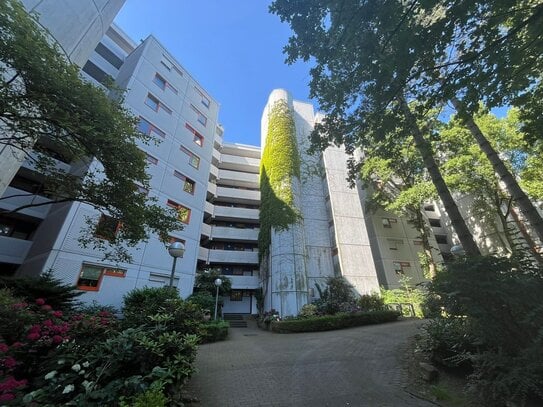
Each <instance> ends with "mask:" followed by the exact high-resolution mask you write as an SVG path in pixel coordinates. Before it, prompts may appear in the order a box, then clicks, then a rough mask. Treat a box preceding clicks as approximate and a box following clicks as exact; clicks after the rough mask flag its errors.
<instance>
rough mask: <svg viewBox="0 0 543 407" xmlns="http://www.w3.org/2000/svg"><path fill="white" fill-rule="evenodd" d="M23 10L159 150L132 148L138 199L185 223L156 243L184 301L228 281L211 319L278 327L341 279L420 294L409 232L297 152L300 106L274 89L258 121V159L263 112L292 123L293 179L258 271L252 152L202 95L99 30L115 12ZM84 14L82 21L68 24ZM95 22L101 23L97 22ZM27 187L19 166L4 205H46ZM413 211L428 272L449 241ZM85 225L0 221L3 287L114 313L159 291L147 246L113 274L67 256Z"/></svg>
mask: <svg viewBox="0 0 543 407" xmlns="http://www.w3.org/2000/svg"><path fill="white" fill-rule="evenodd" d="M25 3H27V5H28V7H29V9H30V8H32V7H36V8H37V10H38V11H40V12H42V17H41V19H40V21H44V22H47V24H48V28H49V31H50V32H51V33H52V34H53V35H58V36H62V35H65V36H67V37H69V38H70V40H71V41H70V42H65V43H64V45H63V47H64V49H65V50H66V52H67V55H69V56H70V57H72V56H73V58H74V61H75V60H76V61H77V63H78V64H79V65H80V66H81V67H82V76H83V77H84V78H85V79H86V80H89V81H92V82H94V83H95V85H96V86H103V85H102V83H104V82H105V81H109V80H113V81H115V84H116V86H117V87H118V88H120V89H123V90H125V91H126V93H125V94H124V101H125V102H124V103H125V105H126V107H127V108H128V109H129V110H130V111H131V112H132V113H133V114H134V115H135V116H136V117H138V118H139V129H140V130H141V131H142V132H144V133H147V134H150V135H152V136H154V137H155V138H156V139H157V140H158V141H159V143H157V144H156V145H155V144H149V145H143V144H142V145H140V146H139V148H140V149H141V150H142V151H143V152H144V153H145V155H146V156H147V162H148V173H149V175H150V176H151V180H150V190H149V191H143V190H142V192H144V193H147V194H148V195H149V196H150V197H155V198H157V200H158V202H159V203H161V204H162V205H164V206H170V207H173V208H176V209H177V210H178V212H179V214H180V217H181V220H182V221H183V223H184V228H183V230H180V231H172V232H171V234H170V237H169V240H170V242H174V241H180V242H183V243H184V245H185V248H186V251H185V254H184V257H183V258H182V259H180V260H179V261H178V263H177V271H176V274H175V279H174V285H175V286H176V287H177V288H178V289H179V291H180V293H181V295H182V296H183V297H187V296H188V295H190V294H191V293H192V290H193V286H194V278H195V274H196V273H197V272H205V270H207V269H211V268H213V269H219V270H220V271H221V272H222V274H224V275H225V276H227V277H228V278H230V279H231V281H232V288H233V290H232V292H231V293H230V294H229V295H228V296H227V297H226V298H224V312H234V313H246V314H254V313H256V312H257V305H261V306H263V307H264V309H265V310H269V309H272V308H275V309H277V310H278V311H279V312H280V313H281V314H282V315H294V314H297V313H298V311H299V310H300V308H301V307H302V306H303V305H304V304H307V303H308V302H311V301H312V300H314V299H316V298H317V297H318V290H316V286H317V284H318V285H320V286H321V287H323V286H324V285H325V282H326V278H327V277H330V276H335V275H342V276H344V277H345V278H346V279H347V280H348V281H349V282H350V283H351V284H352V285H353V286H354V287H355V289H356V290H357V291H358V292H359V293H360V294H364V293H371V292H374V291H378V290H379V287H380V286H384V287H387V288H396V287H398V286H399V279H400V278H401V277H402V276H408V277H411V283H413V284H417V283H420V282H422V281H425V277H424V275H423V271H422V269H421V266H420V264H419V261H418V253H419V252H420V251H421V250H422V246H421V242H420V238H419V237H418V233H417V231H416V230H415V229H414V228H413V227H412V226H411V225H410V224H408V223H407V222H406V221H405V220H403V219H401V218H399V217H397V216H395V215H391V214H389V213H386V212H385V211H378V212H376V213H370V212H368V211H367V210H366V208H365V203H366V194H367V191H366V190H364V188H363V187H362V186H361V185H356V186H355V188H350V187H349V185H348V183H347V180H346V179H347V155H346V154H345V152H344V151H343V150H342V149H341V148H339V147H330V148H328V149H327V150H326V151H324V152H323V153H319V154H314V155H310V154H309V153H308V152H307V148H308V143H309V140H308V136H309V133H310V132H311V130H312V129H313V128H314V125H315V123H317V122H318V121H319V120H321V117H320V116H319V115H318V114H315V112H314V110H313V106H312V105H311V104H309V103H305V102H301V101H297V100H294V99H293V98H292V96H291V95H290V94H289V93H288V92H287V91H285V90H282V89H277V90H274V91H273V92H272V93H271V94H270V97H269V100H268V103H267V105H266V106H265V108H264V113H263V116H262V140H261V145H262V147H263V149H266V147H267V145H268V143H269V142H270V140H269V139H267V137H268V128H269V126H272V125H273V123H270V121H269V113H270V111H271V110H272V109H273V106H274V105H276V104H277V103H283V104H284V105H285V106H286V107H287V108H288V114H289V115H290V116H291V118H292V120H293V123H294V129H295V130H294V143H295V148H296V149H297V150H298V152H299V159H300V168H299V170H300V171H299V173H300V175H299V176H296V177H293V178H292V179H291V181H290V184H289V186H288V187H289V188H291V189H292V194H293V206H294V207H295V210H296V212H297V213H298V214H299V217H298V218H297V219H298V220H297V221H296V222H293V223H292V224H291V225H290V226H289V227H288V228H283V229H272V230H271V240H270V244H269V247H268V250H267V252H266V253H265V254H262V259H259V253H258V247H259V244H258V239H259V228H260V224H259V212H260V209H261V193H260V176H261V175H260V171H261V148H260V147H257V146H248V145H243V144H236V143H229V142H225V141H224V140H223V138H224V137H223V132H224V129H223V128H222V127H221V126H220V124H219V121H218V120H219V119H218V118H219V104H218V102H217V101H216V100H215V99H214V98H213V96H212V94H211V93H210V92H209V91H208V90H206V89H205V88H204V87H203V86H202V85H201V84H200V83H199V82H198V81H197V80H196V79H195V78H194V77H193V75H192V74H191V73H189V72H188V71H187V70H186V69H185V68H184V67H183V66H182V65H181V64H180V63H179V61H178V60H177V59H176V56H174V55H172V54H171V53H170V52H169V51H168V50H167V49H165V47H164V46H162V44H161V43H160V42H159V41H158V40H157V39H156V38H155V37H153V36H149V37H147V38H146V39H145V40H144V41H142V42H141V43H139V44H137V43H135V42H134V41H133V40H132V39H131V38H130V37H129V36H127V35H126V34H125V33H124V32H123V31H122V29H121V28H119V27H118V26H116V25H115V24H111V21H112V19H113V16H114V15H115V13H116V12H117V10H118V9H119V8H120V6H121V5H122V3H123V1H121V0H118V1H113V0H111V1H107V0H103V1H101V2H97V1H92V2H91V1H88V2H87V1H78V2H75V3H77V5H75V3H74V2H64V1H59V2H58V3H57V2H52V1H41V2H40V1H35V2H31V1H29V0H28V1H26V2H25ZM30 3H33V4H30ZM34 3H35V4H34ZM52 4H56V5H58V6H59V7H60V5H63V6H62V7H65V10H66V11H67V12H77V13H76V14H77V19H76V20H75V21H77V22H78V25H79V28H80V32H75V31H73V26H71V25H70V26H68V27H64V26H63V24H64V23H67V21H65V20H69V18H60V17H59V16H62V14H61V12H60V11H59V10H57V9H56V8H54V7H53V6H52ZM91 5H92V7H94V9H92V7H91ZM87 6H88V7H90V9H89V10H87V9H86V8H85V9H84V10H83V9H81V10H80V12H78V11H77V10H79V8H78V7H83V8H84V7H87ZM76 9H77V10H76ZM92 10H94V11H93V13H94V14H93V13H91V11H92ZM59 13H60V14H59ZM100 13H102V14H107V18H104V16H102V19H97V17H96V16H98V15H101V14H100ZM98 20H99V21H101V22H102V25H100V24H98V23H97V21H98ZM104 21H107V27H104V26H103V22H104ZM68 23H70V24H71V23H72V22H69V21H68ZM91 34H92V35H91ZM90 44H92V47H91V48H92V49H93V51H92V52H89V46H90ZM104 90H106V88H105V87H104ZM111 97H116V95H114V94H112V95H111ZM255 136H256V135H255ZM52 153H54V151H52ZM57 158H58V166H59V167H60V168H65V169H66V170H69V169H70V165H71V163H70V162H63V161H62V157H61V156H60V155H59V156H58V157H57ZM39 182H40V173H39V171H37V170H36V169H35V168H33V167H32V165H31V164H29V163H26V162H23V165H22V166H21V167H20V168H19V169H18V170H17V171H15V176H14V177H13V179H12V180H11V181H10V182H9V186H8V188H7V190H6V192H5V195H4V196H7V195H6V194H9V195H18V194H19V193H20V192H33V193H35V195H34V196H33V197H32V198H24V199H27V200H28V199H32V200H33V202H46V201H47V199H48V198H47V197H46V196H43V194H41V192H40V190H39V188H38V189H36V185H39ZM21 199H23V198H12V199H7V200H2V201H0V207H2V208H4V209H12V208H14V207H17V206H19V205H20V204H21V203H24V202H23V201H21ZM25 202H26V201H25ZM424 209H425V214H426V215H427V217H428V225H429V228H431V229H432V230H433V232H434V233H433V236H432V238H431V243H432V244H433V246H434V247H435V248H436V249H435V250H434V253H433V255H434V259H435V260H436V261H438V262H439V261H442V258H441V254H440V250H438V249H441V251H444V252H446V251H447V250H448V249H450V245H451V243H452V242H451V237H450V233H449V232H448V229H446V224H444V223H442V217H441V216H440V213H439V212H438V211H439V207H438V206H437V205H434V204H429V205H427V207H425V208H424ZM88 222H90V223H91V224H96V225H100V224H105V223H108V222H112V219H108V217H107V216H104V215H100V213H99V212H97V211H96V210H94V209H93V208H91V207H90V206H88V205H85V204H81V203H71V204H59V205H53V206H51V207H49V206H40V207H35V208H27V209H25V210H23V211H21V212H19V213H17V214H11V215H2V216H1V217H0V270H1V272H2V274H5V275H36V274H38V273H41V272H43V271H46V270H48V269H52V270H53V271H54V273H55V275H56V276H57V277H59V278H61V279H62V280H63V281H65V282H66V283H69V284H73V285H75V286H76V287H77V288H78V289H79V290H82V291H84V292H85V294H84V295H83V296H82V299H83V300H84V301H88V302H90V301H93V300H96V301H98V302H100V303H105V304H112V305H116V306H119V305H120V304H121V302H122V297H123V295H124V294H125V293H126V292H128V291H129V290H131V289H133V288H136V287H143V286H163V285H165V284H167V283H168V281H169V276H170V272H171V267H172V258H171V257H170V256H169V255H168V252H167V250H166V246H165V243H164V242H163V241H161V240H160V239H159V238H158V236H152V237H151V239H150V240H149V241H148V242H145V243H143V242H142V243H141V244H140V245H138V246H137V247H136V248H134V249H131V252H130V254H131V256H132V262H131V263H114V262H109V261H105V260H103V253H101V252H97V251H94V250H92V249H91V248H82V247H81V246H79V245H78V237H79V236H80V234H81V233H83V232H82V231H83V229H84V227H85V226H86V225H87V223H88ZM262 300H263V303H260V304H257V301H262Z"/></svg>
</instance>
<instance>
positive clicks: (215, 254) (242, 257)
mask: <svg viewBox="0 0 543 407" xmlns="http://www.w3.org/2000/svg"><path fill="white" fill-rule="evenodd" d="M209 262H210V263H237V264H258V252H249V251H247V252H246V251H236V250H215V249H212V250H209Z"/></svg>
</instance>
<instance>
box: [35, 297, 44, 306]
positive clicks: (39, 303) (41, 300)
mask: <svg viewBox="0 0 543 407" xmlns="http://www.w3.org/2000/svg"><path fill="white" fill-rule="evenodd" d="M36 304H38V305H43V304H45V300H44V299H43V298H37V299H36Z"/></svg>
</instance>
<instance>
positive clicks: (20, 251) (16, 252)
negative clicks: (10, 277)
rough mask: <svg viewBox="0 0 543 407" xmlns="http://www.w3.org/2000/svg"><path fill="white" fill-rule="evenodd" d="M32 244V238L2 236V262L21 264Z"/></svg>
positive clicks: (0, 257) (0, 259)
mask: <svg viewBox="0 0 543 407" xmlns="http://www.w3.org/2000/svg"><path fill="white" fill-rule="evenodd" d="M31 246H32V241H31V240H22V239H15V238H13V237H7V236H0V263H12V264H21V263H22V262H23V261H24V259H25V257H26V255H27V254H28V251H29V250H30V247H31Z"/></svg>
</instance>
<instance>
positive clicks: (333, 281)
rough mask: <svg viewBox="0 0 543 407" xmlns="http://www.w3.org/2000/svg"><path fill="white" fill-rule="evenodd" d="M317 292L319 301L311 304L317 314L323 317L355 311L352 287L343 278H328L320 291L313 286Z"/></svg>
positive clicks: (319, 288) (317, 286)
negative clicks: (316, 310)
mask: <svg viewBox="0 0 543 407" xmlns="http://www.w3.org/2000/svg"><path fill="white" fill-rule="evenodd" d="M315 286H316V288H317V291H318V292H319V297H320V298H319V299H318V300H316V301H314V302H313V304H315V305H316V306H317V309H318V312H319V313H320V314H325V315H333V314H336V313H338V312H352V311H356V310H357V305H356V296H355V292H354V290H353V286H352V285H351V284H349V282H348V281H347V280H346V279H345V277H343V276H336V277H328V278H327V279H326V287H325V288H324V290H323V289H321V287H320V286H319V284H315Z"/></svg>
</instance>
